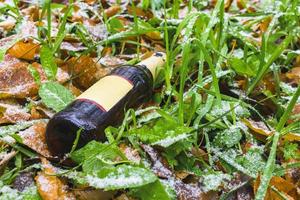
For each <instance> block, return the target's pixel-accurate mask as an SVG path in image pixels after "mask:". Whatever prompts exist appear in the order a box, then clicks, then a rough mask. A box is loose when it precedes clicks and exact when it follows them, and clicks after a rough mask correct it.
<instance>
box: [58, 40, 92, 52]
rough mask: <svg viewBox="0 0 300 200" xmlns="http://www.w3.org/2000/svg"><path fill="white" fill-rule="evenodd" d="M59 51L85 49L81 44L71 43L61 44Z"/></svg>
mask: <svg viewBox="0 0 300 200" xmlns="http://www.w3.org/2000/svg"><path fill="white" fill-rule="evenodd" d="M60 49H61V50H67V51H74V52H77V51H83V50H86V49H87V48H86V47H84V46H83V45H82V43H78V42H77V43H72V42H62V43H61V45H60Z"/></svg>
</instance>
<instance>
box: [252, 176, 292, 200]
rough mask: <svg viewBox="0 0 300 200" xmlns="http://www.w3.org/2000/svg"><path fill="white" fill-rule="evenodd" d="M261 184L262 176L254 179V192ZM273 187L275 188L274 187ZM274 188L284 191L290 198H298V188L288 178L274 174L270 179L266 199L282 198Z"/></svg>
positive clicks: (275, 199) (278, 199)
mask: <svg viewBox="0 0 300 200" xmlns="http://www.w3.org/2000/svg"><path fill="white" fill-rule="evenodd" d="M259 184H260V176H258V177H257V179H256V180H255V181H254V185H253V188H254V193H256V192H257V190H258V187H259ZM272 187H273V188H272ZM274 188H275V189H276V190H278V191H279V192H280V193H282V194H283V195H284V196H285V197H286V198H287V199H288V200H296V199H298V195H297V190H296V188H295V185H293V184H292V183H290V182H288V181H287V180H285V179H283V178H281V177H279V176H273V177H272V178H271V180H270V183H269V187H268V189H267V193H266V195H265V198H264V199H265V200H281V199H282V197H281V196H280V195H279V194H278V193H277V192H276V191H274Z"/></svg>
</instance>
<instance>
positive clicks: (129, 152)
mask: <svg viewBox="0 0 300 200" xmlns="http://www.w3.org/2000/svg"><path fill="white" fill-rule="evenodd" d="M119 147H120V150H121V151H122V153H123V154H124V155H125V156H126V158H127V159H128V160H130V161H132V162H134V163H137V164H139V163H140V162H141V157H140V155H139V152H138V150H137V149H133V148H132V147H130V146H127V145H126V144H124V143H122V144H120V146H119Z"/></svg>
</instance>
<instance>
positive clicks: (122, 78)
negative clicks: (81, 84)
mask: <svg viewBox="0 0 300 200" xmlns="http://www.w3.org/2000/svg"><path fill="white" fill-rule="evenodd" d="M164 60H165V54H164V53H162V52H156V53H154V54H153V55H152V56H151V57H149V58H147V59H145V60H143V61H141V62H140V63H138V64H137V65H135V66H133V65H124V66H120V67H117V68H115V69H114V70H113V71H112V72H111V73H110V74H109V75H107V76H105V77H104V78H102V79H100V80H99V81H98V82H96V83H95V84H94V85H92V86H91V87H90V88H89V89H87V90H86V91H85V92H83V93H82V94H81V95H80V96H78V97H77V98H76V100H75V101H73V102H72V103H70V104H69V105H68V106H67V107H66V108H65V109H63V110H62V111H60V112H58V113H56V114H55V115H54V116H53V117H52V118H51V119H50V120H49V123H48V125H47V129H46V142H47V145H48V148H49V150H50V152H51V153H52V154H53V155H54V156H59V157H61V156H63V155H65V154H66V153H68V152H70V151H71V148H72V146H73V144H74V141H75V139H76V136H77V133H78V135H79V140H78V143H77V148H80V147H82V146H84V145H85V144H86V143H88V142H89V141H91V140H98V141H105V140H106V137H105V134H104V130H105V128H107V127H108V126H116V125H118V124H119V123H120V122H121V121H122V118H123V117H124V113H125V111H126V109H129V108H134V107H137V106H138V105H140V104H141V103H143V102H144V101H146V100H147V99H149V98H150V97H151V94H152V88H153V80H154V78H155V75H156V74H157V72H158V70H159V69H160V68H161V67H162V66H163V65H164V62H165V61H164Z"/></svg>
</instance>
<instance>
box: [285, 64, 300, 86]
mask: <svg viewBox="0 0 300 200" xmlns="http://www.w3.org/2000/svg"><path fill="white" fill-rule="evenodd" d="M285 75H286V77H287V78H288V79H290V81H291V82H292V83H296V84H299V83H300V67H294V68H292V69H291V71H289V72H287V73H286V74H285Z"/></svg>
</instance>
